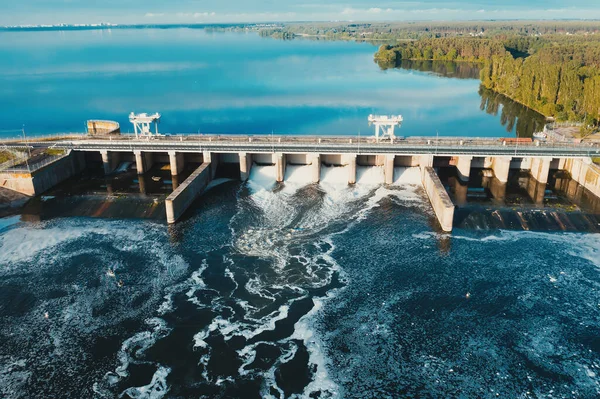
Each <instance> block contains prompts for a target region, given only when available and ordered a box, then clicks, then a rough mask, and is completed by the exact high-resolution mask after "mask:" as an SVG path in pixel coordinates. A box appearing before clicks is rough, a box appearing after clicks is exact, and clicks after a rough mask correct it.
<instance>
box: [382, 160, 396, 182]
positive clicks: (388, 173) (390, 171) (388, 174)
mask: <svg viewBox="0 0 600 399" xmlns="http://www.w3.org/2000/svg"><path fill="white" fill-rule="evenodd" d="M395 158H396V157H395V156H394V155H390V154H387V155H386V156H385V161H384V162H385V164H384V169H383V172H384V176H385V184H393V183H394V159H395Z"/></svg>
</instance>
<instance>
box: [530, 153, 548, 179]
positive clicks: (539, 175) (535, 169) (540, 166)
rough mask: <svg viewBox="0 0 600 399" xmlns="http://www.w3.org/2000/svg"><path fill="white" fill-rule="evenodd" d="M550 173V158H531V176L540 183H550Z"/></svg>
mask: <svg viewBox="0 0 600 399" xmlns="http://www.w3.org/2000/svg"><path fill="white" fill-rule="evenodd" d="M549 173H550V159H548V158H533V159H532V160H531V176H533V178H534V179H535V180H537V181H538V182H540V183H548V174H549Z"/></svg>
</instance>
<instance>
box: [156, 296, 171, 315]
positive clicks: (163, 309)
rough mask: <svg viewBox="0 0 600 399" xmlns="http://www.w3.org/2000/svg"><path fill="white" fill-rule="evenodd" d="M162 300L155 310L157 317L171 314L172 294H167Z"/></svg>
mask: <svg viewBox="0 0 600 399" xmlns="http://www.w3.org/2000/svg"><path fill="white" fill-rule="evenodd" d="M163 298H164V302H163V303H161V304H160V306H159V307H158V310H157V313H158V315H159V316H164V315H165V314H167V313H171V312H173V294H167V295H165V296H164V297H163Z"/></svg>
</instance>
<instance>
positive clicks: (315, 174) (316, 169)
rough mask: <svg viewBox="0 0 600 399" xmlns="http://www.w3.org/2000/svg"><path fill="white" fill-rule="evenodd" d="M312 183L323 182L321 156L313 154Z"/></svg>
mask: <svg viewBox="0 0 600 399" xmlns="http://www.w3.org/2000/svg"><path fill="white" fill-rule="evenodd" d="M311 166H312V167H311V170H312V173H311V174H312V182H313V183H318V182H319V181H320V180H321V155H320V154H313V155H312V162H311Z"/></svg>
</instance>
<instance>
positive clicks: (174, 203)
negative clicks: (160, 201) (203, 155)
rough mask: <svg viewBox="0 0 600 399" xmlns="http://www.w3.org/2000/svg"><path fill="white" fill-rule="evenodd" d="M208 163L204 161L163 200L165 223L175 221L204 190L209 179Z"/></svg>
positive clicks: (209, 169)
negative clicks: (165, 214)
mask: <svg viewBox="0 0 600 399" xmlns="http://www.w3.org/2000/svg"><path fill="white" fill-rule="evenodd" d="M210 174H211V168H210V163H208V162H205V163H203V164H202V165H200V167H199V168H198V169H196V170H195V171H194V172H193V173H192V174H191V175H190V177H188V178H187V179H186V180H185V181H184V182H183V183H181V184H180V185H179V187H177V189H176V190H175V191H173V193H171V195H169V196H168V197H167V199H166V200H165V207H166V211H167V223H169V224H173V223H175V222H176V221H177V220H178V219H179V218H180V217H181V216H182V215H183V214H184V213H185V211H186V210H187V209H188V208H189V206H190V205H191V204H192V203H193V202H194V201H195V200H196V198H198V196H199V195H200V194H202V192H203V191H204V189H205V188H206V186H207V185H208V183H209V182H210V180H211V176H210Z"/></svg>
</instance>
